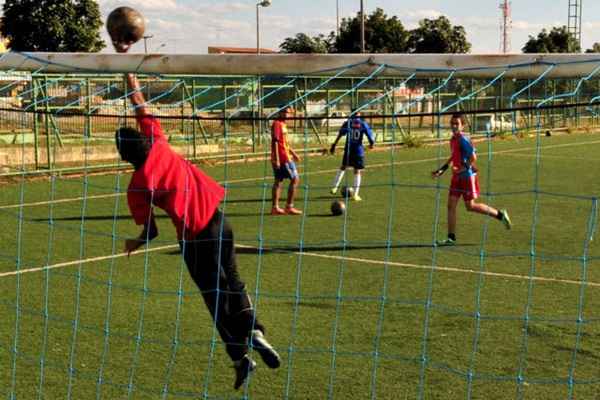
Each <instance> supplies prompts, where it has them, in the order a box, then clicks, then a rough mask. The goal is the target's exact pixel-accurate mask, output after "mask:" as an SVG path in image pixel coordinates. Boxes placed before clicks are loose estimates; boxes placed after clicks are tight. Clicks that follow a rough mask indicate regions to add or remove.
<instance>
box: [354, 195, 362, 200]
mask: <svg viewBox="0 0 600 400" xmlns="http://www.w3.org/2000/svg"><path fill="white" fill-rule="evenodd" d="M352 200H354V201H362V198H361V197H360V196H359V195H357V194H355V195H354V196H352Z"/></svg>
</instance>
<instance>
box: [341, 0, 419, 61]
mask: <svg viewBox="0 0 600 400" xmlns="http://www.w3.org/2000/svg"><path fill="white" fill-rule="evenodd" d="M360 20H361V17H360V13H358V14H357V15H356V17H354V18H344V19H342V23H341V26H340V34H339V36H338V37H337V38H336V40H335V42H334V43H333V50H334V52H336V53H360V51H361V48H360ZM408 38H409V32H408V31H407V30H406V29H404V25H402V22H400V20H399V19H398V17H397V16H395V15H394V16H393V17H391V18H390V17H388V16H387V15H386V14H385V12H384V11H383V10H382V9H381V8H377V9H376V10H375V11H374V12H373V13H372V14H371V15H369V16H367V17H366V18H365V44H366V51H367V52H368V53H404V52H406V51H407V50H408V46H407V44H408Z"/></svg>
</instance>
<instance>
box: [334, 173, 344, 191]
mask: <svg viewBox="0 0 600 400" xmlns="http://www.w3.org/2000/svg"><path fill="white" fill-rule="evenodd" d="M344 172H346V171H344V170H343V169H340V170H338V172H337V174H336V175H335V179H334V180H333V188H334V189H335V190H337V188H338V187H339V186H340V183H342V179H343V178H344Z"/></svg>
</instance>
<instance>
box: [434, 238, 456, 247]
mask: <svg viewBox="0 0 600 400" xmlns="http://www.w3.org/2000/svg"><path fill="white" fill-rule="evenodd" d="M435 244H436V245H437V246H454V245H455V244H456V240H455V239H452V238H446V239H444V240H438V241H436V242H435Z"/></svg>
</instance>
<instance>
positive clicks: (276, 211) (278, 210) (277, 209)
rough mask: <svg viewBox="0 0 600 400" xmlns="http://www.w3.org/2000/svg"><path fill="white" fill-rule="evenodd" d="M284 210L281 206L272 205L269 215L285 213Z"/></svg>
mask: <svg viewBox="0 0 600 400" xmlns="http://www.w3.org/2000/svg"><path fill="white" fill-rule="evenodd" d="M285 214H286V212H285V210H284V209H283V208H281V207H273V208H271V215H285Z"/></svg>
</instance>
